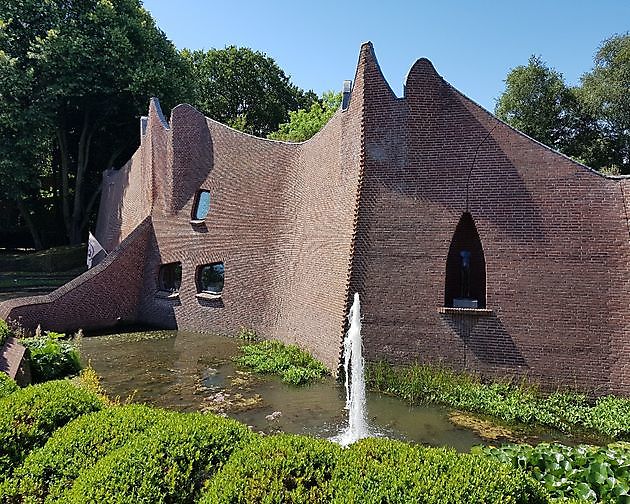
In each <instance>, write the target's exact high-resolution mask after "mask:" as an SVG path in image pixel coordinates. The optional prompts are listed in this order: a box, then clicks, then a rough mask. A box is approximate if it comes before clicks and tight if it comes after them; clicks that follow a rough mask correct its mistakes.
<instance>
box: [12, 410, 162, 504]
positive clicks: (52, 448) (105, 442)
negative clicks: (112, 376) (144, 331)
mask: <svg viewBox="0 0 630 504" xmlns="http://www.w3.org/2000/svg"><path fill="white" fill-rule="evenodd" d="M166 415H167V413H166V412H164V411H163V410H158V409H155V408H151V407H149V406H141V405H128V406H121V407H112V408H106V409H103V410H101V411H98V412H96V413H91V414H89V415H83V416H81V417H79V418H77V419H75V420H73V421H72V422H70V423H69V424H67V425H66V426H65V427H62V428H60V429H58V430H57V431H55V432H54V434H53V435H52V437H51V438H50V439H49V440H48V441H47V442H46V444H45V445H44V446H43V448H41V449H39V450H35V451H33V452H31V453H30V454H29V455H28V456H27V457H26V459H25V460H24V463H23V464H22V465H21V466H20V467H18V468H17V469H16V470H15V471H14V474H13V480H12V481H11V483H10V485H7V487H8V488H7V489H5V494H6V495H5V498H7V499H8V502H25V501H28V502H30V503H36V502H42V503H43V502H44V501H45V499H48V500H49V501H50V500H56V499H59V498H60V497H61V496H62V494H63V492H64V491H66V490H67V489H68V488H70V487H71V486H72V484H73V483H74V481H75V480H76V479H77V477H78V476H79V474H80V473H81V472H82V471H84V470H86V469H89V468H90V467H92V466H93V465H94V464H95V463H96V462H98V461H99V460H100V459H101V458H103V457H104V456H106V455H107V454H109V453H111V452H113V451H114V450H116V449H118V448H121V447H122V446H124V445H125V444H127V443H128V442H129V441H131V440H133V439H135V438H136V437H137V436H138V435H139V434H141V433H143V432H144V431H146V430H147V429H148V428H150V427H152V426H153V425H155V424H156V423H157V422H158V421H161V420H163V419H164V417H165V416H166Z"/></svg>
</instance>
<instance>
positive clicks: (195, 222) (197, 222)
mask: <svg viewBox="0 0 630 504" xmlns="http://www.w3.org/2000/svg"><path fill="white" fill-rule="evenodd" d="M190 223H191V224H192V225H193V226H201V225H202V224H205V223H206V219H190Z"/></svg>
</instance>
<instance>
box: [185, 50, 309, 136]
mask: <svg viewBox="0 0 630 504" xmlns="http://www.w3.org/2000/svg"><path fill="white" fill-rule="evenodd" d="M182 54H183V56H184V57H185V58H186V59H187V60H188V62H189V64H190V66H191V68H192V72H193V79H192V82H193V85H194V101H193V105H194V106H195V107H197V108H198V109H199V110H201V111H202V112H203V113H204V114H206V115H207V116H209V117H211V118H213V119H215V120H217V121H219V122H222V123H225V124H229V125H231V126H232V127H235V128H237V129H239V130H241V131H245V132H247V133H251V134H253V135H257V136H263V137H264V136H266V135H267V134H269V133H270V132H272V131H275V130H276V129H278V125H279V124H280V123H282V122H285V121H286V120H287V119H288V118H289V111H290V110H297V109H299V108H304V107H309V106H310V105H311V103H313V102H314V101H315V98H316V97H315V94H314V93H313V92H312V91H309V92H306V93H305V92H304V91H302V90H300V89H299V88H297V87H296V86H295V85H293V84H291V82H290V80H289V77H287V76H286V74H285V73H284V71H283V70H282V69H281V68H280V67H279V66H278V65H277V64H276V62H275V61H274V60H273V59H272V58H270V57H269V56H267V55H266V54H264V53H261V52H259V51H253V50H252V49H249V48H246V47H236V46H229V47H226V48H225V49H210V50H209V51H201V50H199V51H187V50H185V51H183V53H182Z"/></svg>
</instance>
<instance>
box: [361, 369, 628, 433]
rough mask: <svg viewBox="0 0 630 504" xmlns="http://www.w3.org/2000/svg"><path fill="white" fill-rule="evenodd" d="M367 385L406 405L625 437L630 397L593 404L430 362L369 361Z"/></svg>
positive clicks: (575, 396) (576, 396) (569, 394)
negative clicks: (438, 406) (393, 363)
mask: <svg viewBox="0 0 630 504" xmlns="http://www.w3.org/2000/svg"><path fill="white" fill-rule="evenodd" d="M366 381H367V385H368V387H369V388H371V389H373V390H377V391H379V392H383V393H387V394H392V395H395V396H398V397H401V398H402V399H404V400H406V401H408V402H409V403H411V404H431V403H433V404H444V405H447V406H451V407H453V408H457V409H460V410H464V411H472V412H477V413H482V414H486V415H491V416H494V417H496V418H499V419H501V420H503V421H505V422H508V423H522V424H539V425H544V426H547V427H551V428H554V429H558V430H560V431H563V432H574V431H580V430H582V431H583V430H590V431H594V432H596V433H598V434H601V435H604V436H608V437H611V438H617V439H630V422H628V420H627V419H628V418H629V417H630V399H623V398H619V397H614V396H607V397H602V398H600V399H598V400H597V402H596V403H595V405H594V406H593V405H591V404H589V402H588V400H587V398H586V396H584V395H582V394H576V393H572V392H556V393H553V394H551V395H549V396H544V395H542V394H541V393H540V392H539V391H538V390H537V389H536V388H535V387H533V386H527V385H524V384H514V383H510V382H503V383H490V384H485V383H483V382H482V381H481V380H480V379H479V378H478V377H476V376H472V375H469V374H465V373H455V372H453V371H449V370H445V369H436V368H434V367H431V366H421V365H415V366H409V367H400V368H395V367H392V366H391V365H389V364H387V363H376V364H370V365H369V366H368V367H367V373H366Z"/></svg>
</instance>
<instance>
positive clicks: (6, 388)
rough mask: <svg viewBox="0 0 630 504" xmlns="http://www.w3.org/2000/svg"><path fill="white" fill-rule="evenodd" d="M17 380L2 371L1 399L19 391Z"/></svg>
mask: <svg viewBox="0 0 630 504" xmlns="http://www.w3.org/2000/svg"><path fill="white" fill-rule="evenodd" d="M18 388H19V387H18V385H17V383H15V380H13V379H11V378H9V375H7V374H5V373H3V372H1V371H0V399H2V398H3V397H7V396H8V395H10V394H12V393H13V392H15V391H16V390H17V389H18Z"/></svg>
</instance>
